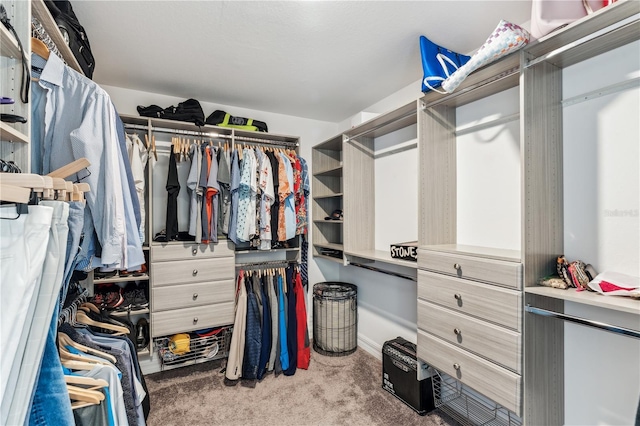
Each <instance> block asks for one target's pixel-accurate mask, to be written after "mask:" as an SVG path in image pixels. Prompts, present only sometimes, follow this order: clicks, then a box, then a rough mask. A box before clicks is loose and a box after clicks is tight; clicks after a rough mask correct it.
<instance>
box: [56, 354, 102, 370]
mask: <svg viewBox="0 0 640 426" xmlns="http://www.w3.org/2000/svg"><path fill="white" fill-rule="evenodd" d="M60 362H61V363H62V366H63V367H67V368H68V369H69V370H82V371H91V370H93V369H94V368H95V367H96V364H95V363H91V362H86V361H76V360H70V359H63V358H62V357H60Z"/></svg>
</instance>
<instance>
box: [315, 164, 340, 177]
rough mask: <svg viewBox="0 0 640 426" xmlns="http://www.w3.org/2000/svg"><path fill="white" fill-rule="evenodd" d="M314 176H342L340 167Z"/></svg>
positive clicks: (316, 173)
mask: <svg viewBox="0 0 640 426" xmlns="http://www.w3.org/2000/svg"><path fill="white" fill-rule="evenodd" d="M313 175H314V176H342V165H340V166H337V167H332V168H329V169H325V170H322V171H320V172H315V173H314V174H313Z"/></svg>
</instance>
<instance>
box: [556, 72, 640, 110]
mask: <svg viewBox="0 0 640 426" xmlns="http://www.w3.org/2000/svg"><path fill="white" fill-rule="evenodd" d="M639 85H640V77H634V78H632V79H629V80H624V81H620V82H618V83H613V84H610V85H608V86H605V87H601V88H600V89H596V90H591V91H589V92H587V93H582V94H580V95H577V96H573V97H571V98H568V99H563V100H562V106H563V107H566V106H571V105H575V104H579V103H581V102H585V101H589V100H591V99H597V98H600V97H602V96H607V95H612V94H614V93H618V92H622V91H625V90H628V89H635V88H637V87H638V86H639Z"/></svg>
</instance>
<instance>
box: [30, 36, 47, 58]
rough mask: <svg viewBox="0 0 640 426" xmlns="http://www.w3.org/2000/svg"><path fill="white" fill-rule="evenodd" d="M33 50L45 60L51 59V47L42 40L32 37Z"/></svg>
mask: <svg viewBox="0 0 640 426" xmlns="http://www.w3.org/2000/svg"><path fill="white" fill-rule="evenodd" d="M31 52H32V53H35V54H36V55H38V56H40V57H41V58H42V59H44V60H49V54H50V52H49V48H48V47H47V45H46V44H44V42H43V41H42V40H38V39H37V38H35V37H31Z"/></svg>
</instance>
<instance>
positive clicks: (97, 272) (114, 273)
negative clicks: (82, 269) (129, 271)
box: [93, 269, 118, 280]
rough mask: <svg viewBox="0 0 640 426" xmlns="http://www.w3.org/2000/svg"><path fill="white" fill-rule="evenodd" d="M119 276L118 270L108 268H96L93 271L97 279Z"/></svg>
mask: <svg viewBox="0 0 640 426" xmlns="http://www.w3.org/2000/svg"><path fill="white" fill-rule="evenodd" d="M117 276H118V271H117V270H115V269H114V270H111V271H109V270H107V271H101V270H100V269H96V270H94V271H93V278H94V279H96V280H104V279H106V278H113V277H117Z"/></svg>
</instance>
